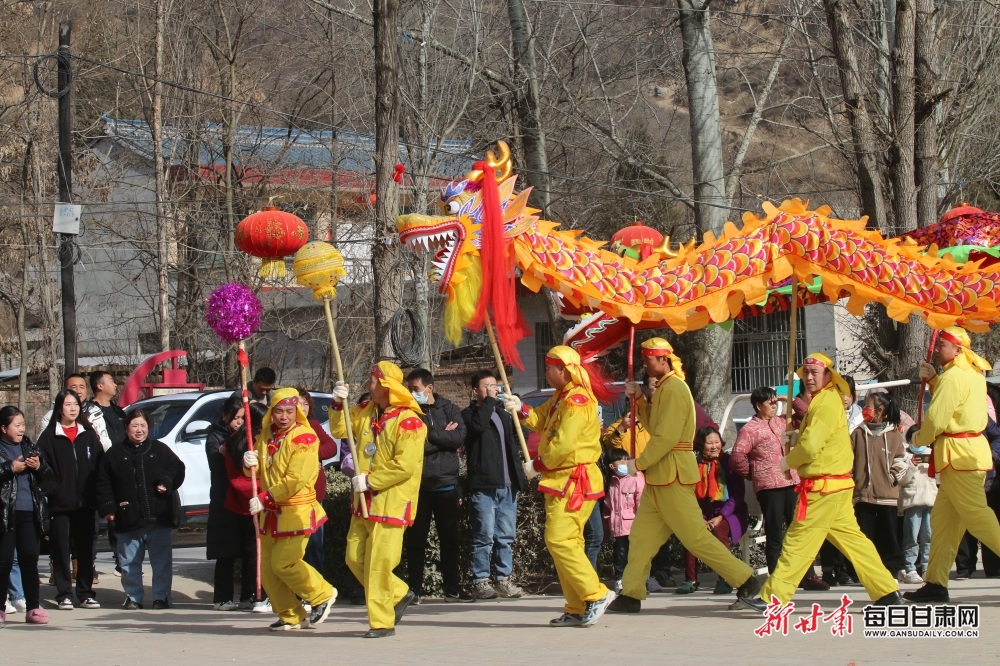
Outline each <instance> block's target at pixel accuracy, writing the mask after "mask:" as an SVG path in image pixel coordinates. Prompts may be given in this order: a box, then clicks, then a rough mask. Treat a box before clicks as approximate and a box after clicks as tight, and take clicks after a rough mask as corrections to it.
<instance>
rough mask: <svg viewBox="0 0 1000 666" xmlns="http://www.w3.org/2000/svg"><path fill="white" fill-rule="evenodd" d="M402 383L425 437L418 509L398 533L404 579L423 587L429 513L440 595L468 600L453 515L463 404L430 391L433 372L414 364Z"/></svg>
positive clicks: (418, 590) (457, 509)
mask: <svg viewBox="0 0 1000 666" xmlns="http://www.w3.org/2000/svg"><path fill="white" fill-rule="evenodd" d="M406 387H407V388H408V389H409V390H410V394H411V395H412V396H413V399H414V401H416V403H417V404H418V405H420V409H421V410H422V411H423V413H422V414H420V420H421V421H423V422H424V425H425V426H427V440H426V442H424V470H423V473H422V474H421V476H420V497H419V499H418V501H417V506H419V507H420V508H419V510H418V511H417V515H416V517H415V518H414V519H413V526H412V527H411V528H410V529H408V530H406V534H405V536H404V537H403V541H404V549H405V551H406V575H407V583H409V585H410V589H411V590H412V591H413V593H414V594H415V595H417V600H416V601H415V602H414V603H420V597H421V596H422V595H423V593H424V590H423V587H424V556H425V554H426V552H427V535H428V534H429V533H430V529H431V518H432V517H433V518H434V524H435V525H436V526H437V533H438V539H439V540H440V543H441V549H440V552H441V577H442V578H443V579H444V580H443V583H444V600H445V601H459V602H471V601H475V599H474V598H473V596H472V595H471V594H469V593H468V592H466V591H465V590H463V589H462V588H461V582H462V576H461V571H460V568H459V566H460V565H459V559H458V553H459V550H460V548H459V542H458V518H459V514H460V513H461V506H462V487H461V486H460V485H459V483H458V450H459V449H460V448H461V447H462V445H463V444H465V434H466V427H465V419H463V418H462V410H461V409H459V408H458V406H457V405H455V404H454V403H452V402H451V401H450V400H448V399H447V398H445V397H444V396H441V395H439V394H437V393H435V392H434V376H433V375H431V373H430V372H429V371H427V370H425V369H424V368H417V369H416V370H413V371H411V372H410V374H409V375H407V377H406Z"/></svg>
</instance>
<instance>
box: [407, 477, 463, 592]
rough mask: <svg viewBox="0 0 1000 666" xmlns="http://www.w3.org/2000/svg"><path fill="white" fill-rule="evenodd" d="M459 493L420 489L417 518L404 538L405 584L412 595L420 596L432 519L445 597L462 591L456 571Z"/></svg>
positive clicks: (458, 489) (460, 493)
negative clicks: (439, 556)
mask: <svg viewBox="0 0 1000 666" xmlns="http://www.w3.org/2000/svg"><path fill="white" fill-rule="evenodd" d="M461 501H462V491H461V489H460V488H458V487H457V486H456V487H455V488H453V489H451V490H440V491H433V490H424V489H423V488H421V489H420V498H419V499H418V500H417V515H416V516H415V517H414V520H413V525H412V526H411V527H410V528H409V529H408V530H406V533H405V534H404V536H403V539H404V542H405V543H404V545H405V548H406V577H407V581H406V582H407V583H408V584H409V585H410V589H411V590H413V592H414V594H418V595H420V594H423V589H424V561H425V559H426V554H427V535H428V534H429V533H430V531H431V518H432V517H433V518H434V525H435V526H436V527H437V533H438V541H439V542H440V544H441V577H442V578H443V579H444V592H445V594H450V595H457V594H458V593H459V591H460V590H461V575H460V573H459V570H458V549H459V544H458V517H459V511H460V510H461Z"/></svg>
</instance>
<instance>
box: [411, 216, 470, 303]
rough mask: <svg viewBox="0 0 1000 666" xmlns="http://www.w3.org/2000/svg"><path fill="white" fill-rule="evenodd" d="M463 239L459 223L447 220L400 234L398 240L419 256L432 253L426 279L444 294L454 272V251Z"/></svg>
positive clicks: (455, 256) (455, 253) (455, 254)
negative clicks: (438, 285)
mask: <svg viewBox="0 0 1000 666" xmlns="http://www.w3.org/2000/svg"><path fill="white" fill-rule="evenodd" d="M464 238H465V228H464V227H463V226H462V223H461V222H457V221H455V220H449V221H447V222H442V223H440V224H435V225H433V226H428V227H417V228H413V229H408V230H406V231H403V232H400V234H399V240H400V241H401V242H402V243H405V244H406V246H407V247H409V248H410V249H411V250H413V251H414V252H416V253H417V256H421V255H422V254H423V253H424V252H432V251H433V252H434V258H433V259H432V260H431V269H430V273H429V275H428V277H429V278H430V279H431V280H432V281H434V282H437V283H439V284H440V287H439V289H440V290H441V291H442V292H444V290H445V287H446V286H447V285H448V282H450V281H451V276H452V274H453V273H454V272H455V259H456V258H457V257H458V252H457V251H456V250H457V249H458V247H459V246H460V245H461V244H462V241H463V240H464Z"/></svg>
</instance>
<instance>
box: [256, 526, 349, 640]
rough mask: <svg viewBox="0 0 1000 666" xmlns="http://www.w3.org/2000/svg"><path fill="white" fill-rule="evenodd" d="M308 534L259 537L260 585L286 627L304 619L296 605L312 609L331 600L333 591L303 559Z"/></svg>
mask: <svg viewBox="0 0 1000 666" xmlns="http://www.w3.org/2000/svg"><path fill="white" fill-rule="evenodd" d="M308 542H309V535H308V534H307V535H304V536H292V537H272V536H269V535H267V534H262V535H261V536H260V583H261V587H263V588H264V591H265V592H267V596H268V597H269V598H270V599H271V608H272V609H273V610H274V612H275V613H277V614H278V617H279V618H281V619H282V620H284V621H285V622H288V623H289V624H298V623H299V622H301V621H302V620H304V619H305V618H306V612H305V610H304V609H303V608H302V604H301V603H299V599H303V600H305V601H306V602H308V603H310V604H312V605H313V606H318V605H320V604H322V603H325V602H327V601H330V599H332V598H334V594H335V593H336V590H334V589H333V586H332V585H330V583H328V582H326V579H325V578H323V576H321V575H320V573H319V572H318V571H316V570H315V569H313V568H312V567H311V566H309V565H308V564H307V563H306V561H305V559H304V557H305V554H306V544H307V543H308Z"/></svg>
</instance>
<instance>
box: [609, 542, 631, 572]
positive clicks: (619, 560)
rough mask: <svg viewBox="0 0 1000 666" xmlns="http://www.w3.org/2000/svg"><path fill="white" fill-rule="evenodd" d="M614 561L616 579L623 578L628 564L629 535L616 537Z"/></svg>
mask: <svg viewBox="0 0 1000 666" xmlns="http://www.w3.org/2000/svg"><path fill="white" fill-rule="evenodd" d="M612 563H613V565H614V567H615V580H621V579H622V575H623V574H624V573H625V565H626V564H628V535H627V534H626V535H625V536H619V537H615V548H614V556H613V558H612Z"/></svg>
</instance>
